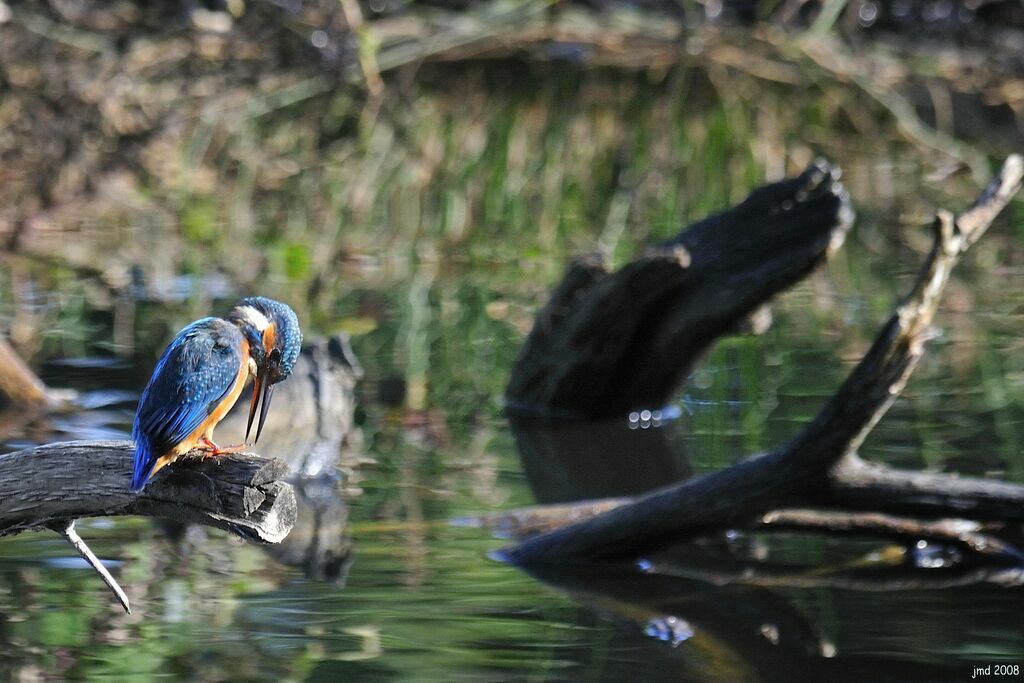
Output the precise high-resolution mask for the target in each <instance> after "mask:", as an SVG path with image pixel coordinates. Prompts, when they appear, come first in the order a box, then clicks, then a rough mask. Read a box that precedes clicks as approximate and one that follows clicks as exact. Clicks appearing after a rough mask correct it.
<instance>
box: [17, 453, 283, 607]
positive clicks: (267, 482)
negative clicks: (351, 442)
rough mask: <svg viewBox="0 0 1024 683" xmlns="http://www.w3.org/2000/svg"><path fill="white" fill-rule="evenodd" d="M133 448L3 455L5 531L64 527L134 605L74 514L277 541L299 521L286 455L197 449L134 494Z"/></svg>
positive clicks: (124, 604)
mask: <svg viewBox="0 0 1024 683" xmlns="http://www.w3.org/2000/svg"><path fill="white" fill-rule="evenodd" d="M132 452H133V448H132V444H131V443H130V442H128V441H69V442H66V443H55V444H48V445H46V446H38V447H36V448H27V449H25V450H21V451H16V452H14V453H8V454H6V455H0V536H5V535H10V534H17V533H21V532H22V531H31V530H41V529H52V530H54V531H57V532H58V533H60V534H61V535H62V536H64V538H66V539H67V540H68V541H69V542H70V543H71V544H72V545H73V546H74V547H75V549H76V550H77V551H78V552H79V553H80V554H81V555H82V557H83V558H85V560H86V561H87V562H88V563H89V564H90V565H91V566H92V567H93V568H94V569H95V570H96V571H97V572H98V573H99V574H100V576H101V577H102V578H103V580H104V582H105V583H106V584H107V585H108V586H109V587H110V589H111V590H112V591H113V592H114V594H115V595H116V597H117V599H118V601H119V602H120V603H121V605H122V607H124V609H125V611H126V612H130V611H131V610H130V608H129V605H128V599H127V597H126V596H125V594H124V591H122V590H121V588H120V586H118V585H117V582H116V581H115V580H114V578H113V577H112V576H111V575H110V573H109V572H108V571H107V570H106V568H105V567H104V566H103V564H102V563H101V562H100V561H99V560H98V559H97V558H96V556H95V555H94V554H93V553H92V551H91V550H89V547H88V546H87V545H86V544H85V542H84V541H83V540H82V539H81V537H79V536H78V534H77V532H76V531H75V528H74V523H75V520H77V519H79V518H82V517H101V516H102V517H112V516H117V515H148V516H151V517H160V518H167V519H173V520H177V521H180V522H194V523H199V524H206V525H209V526H214V527H218V528H221V529H225V530H227V531H230V532H232V533H235V534H238V535H239V536H241V537H242V538H244V539H246V540H248V541H251V542H254V543H277V542H279V541H281V540H282V539H284V538H285V536H287V535H288V532H289V531H291V528H292V526H293V525H294V524H295V519H296V503H295V493H294V491H293V490H292V487H291V485H290V484H287V483H285V482H283V481H281V478H282V477H283V476H284V475H285V474H287V466H286V465H285V464H284V463H282V462H281V461H278V460H272V459H267V458H263V457H261V456H258V455H252V454H245V453H236V454H230V455H221V456H217V457H215V458H209V459H205V460H203V459H202V456H201V455H198V457H194V458H191V457H190V458H187V459H185V460H183V461H179V463H175V465H174V466H172V467H168V468H166V470H165V471H166V474H164V473H163V472H161V473H160V474H159V475H158V476H157V477H155V478H154V479H153V481H152V482H150V483H149V485H147V486H146V488H145V489H143V490H142V492H141V493H139V494H133V493H131V492H129V490H128V485H129V483H130V480H131V466H130V463H131V460H132Z"/></svg>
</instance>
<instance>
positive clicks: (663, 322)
mask: <svg viewBox="0 0 1024 683" xmlns="http://www.w3.org/2000/svg"><path fill="white" fill-rule="evenodd" d="M837 175H838V172H837V171H836V170H834V169H832V168H831V167H830V166H829V165H828V164H827V163H825V162H824V161H819V162H817V163H816V164H815V165H813V166H811V168H809V169H808V170H807V171H806V172H804V173H803V174H802V175H801V176H800V177H798V178H794V179H789V180H785V181H783V182H779V183H774V184H771V185H767V186H765V187H762V188H760V189H757V190H755V191H754V192H752V193H751V195H750V196H749V197H748V198H747V199H746V200H745V201H744V202H743V203H742V204H739V205H738V206H736V207H734V208H732V209H729V210H728V211H726V212H724V213H721V214H718V215H715V216H711V217H710V218H707V219H705V220H703V221H700V222H699V223H696V224H695V225H693V226H691V227H689V228H688V229H686V230H684V231H683V232H682V233H680V234H679V235H678V236H677V237H675V238H674V239H672V240H670V241H668V242H665V243H663V244H660V245H658V246H656V247H653V248H651V249H649V250H648V251H647V253H646V254H644V255H643V256H642V257H641V258H639V259H637V260H636V261H633V262H632V263H630V264H628V265H626V266H625V267H623V268H622V269H621V270H619V271H617V272H615V273H609V272H608V271H607V269H606V267H605V265H604V263H603V260H602V259H600V258H599V257H590V258H588V259H583V260H580V261H577V262H576V263H574V264H573V265H572V266H570V268H569V270H568V272H567V273H566V275H565V278H564V279H563V280H562V283H561V284H560V285H558V287H557V288H556V289H555V292H554V294H553V295H552V296H551V300H550V302H549V303H548V304H547V306H545V308H544V310H543V311H542V312H541V313H540V314H539V315H538V316H537V321H536V323H535V324H534V327H533V330H532V331H531V332H530V334H529V336H528V337H527V339H526V342H525V344H524V346H523V350H522V352H521V353H520V355H519V358H518V360H517V361H516V364H515V366H514V368H513V370H512V376H511V379H510V380H509V385H508V388H507V390H506V398H507V403H508V406H509V410H510V411H511V412H512V413H523V414H531V415H540V416H544V417H555V418H558V417H566V416H569V417H586V418H596V417H606V416H620V417H621V416H623V415H625V414H626V413H627V412H628V411H629V410H633V409H636V408H657V407H660V406H662V405H664V404H665V402H666V400H667V398H668V396H669V395H670V393H671V392H672V390H673V389H675V388H676V386H677V385H678V384H679V381H680V380H681V379H682V377H683V376H684V375H685V374H686V373H687V371H688V370H689V369H690V368H691V367H692V365H693V363H694V362H695V361H696V360H697V359H699V358H700V356H701V354H702V353H703V352H704V351H705V350H706V349H707V347H708V346H709V345H710V344H711V343H712V342H713V341H714V340H715V339H716V338H718V337H719V336H721V335H722V334H725V333H727V332H730V331H733V330H736V329H737V328H738V327H740V326H741V325H742V324H743V322H744V320H745V316H747V315H748V314H750V313H752V312H754V311H755V309H757V308H758V307H759V306H761V305H762V304H763V303H764V302H765V301H767V300H768V299H770V298H771V297H772V296H774V295H775V294H777V293H778V292H779V291H781V290H783V289H785V288H786V287H789V286H790V285H792V284H794V283H795V282H797V281H799V280H800V279H802V278H803V277H804V276H806V275H807V273H809V272H810V271H811V270H812V269H813V268H814V267H815V266H817V265H818V264H820V263H821V262H822V261H823V260H824V259H825V257H826V256H827V255H828V254H829V253H830V252H831V251H832V250H834V249H836V248H837V247H838V246H839V245H840V244H841V243H842V240H843V237H844V236H845V234H846V231H847V229H848V228H849V225H850V223H851V221H852V217H853V212H852V210H851V209H850V204H849V200H848V197H847V195H846V191H845V190H844V189H843V187H842V186H841V185H840V184H839V183H838V182H837V181H836V180H835V176H837Z"/></svg>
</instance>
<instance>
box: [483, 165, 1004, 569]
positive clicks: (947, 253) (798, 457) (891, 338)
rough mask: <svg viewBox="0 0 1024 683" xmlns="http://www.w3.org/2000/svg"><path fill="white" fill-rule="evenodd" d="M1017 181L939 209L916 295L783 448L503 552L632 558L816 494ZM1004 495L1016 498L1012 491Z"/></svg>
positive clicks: (1000, 181) (914, 349) (877, 412)
mask: <svg viewBox="0 0 1024 683" xmlns="http://www.w3.org/2000/svg"><path fill="white" fill-rule="evenodd" d="M1022 177H1024V161H1022V159H1021V157H1019V156H1017V155H1013V156H1011V157H1009V158H1008V159H1007V161H1006V163H1005V164H1004V165H1003V168H1002V170H1001V171H1000V173H999V175H998V176H997V177H996V178H995V179H994V180H993V181H992V182H991V183H990V184H989V186H988V187H987V188H986V190H985V191H984V192H983V193H982V194H981V196H980V197H979V198H978V199H977V200H976V201H975V203H974V204H973V205H972V206H971V208H969V209H968V210H967V211H965V212H964V213H963V214H962V215H961V216H960V217H959V218H958V219H956V220H954V218H953V216H952V214H950V213H949V212H947V211H940V212H939V213H938V215H937V217H936V221H935V243H934V246H933V248H932V251H931V253H930V254H929V256H928V258H927V259H926V261H925V264H924V267H923V269H922V271H921V274H920V276H919V277H918V280H917V282H916V283H915V285H914V287H913V289H912V291H911V292H910V294H909V295H908V296H907V297H906V299H904V301H903V302H902V303H901V304H900V306H899V307H898V308H897V310H896V312H895V313H894V314H893V316H892V318H890V320H889V321H888V322H887V323H886V324H885V326H883V328H882V330H881V331H880V333H879V334H878V336H877V337H876V339H875V342H874V344H873V345H872V347H871V349H870V350H869V351H868V352H867V354H866V355H865V356H864V358H863V359H862V360H861V362H860V363H859V364H858V365H857V367H856V368H855V369H854V370H853V372H852V373H851V374H850V376H849V377H848V378H847V380H846V381H845V382H844V383H843V385H842V386H841V387H840V389H839V390H838V391H837V393H836V394H835V395H834V396H833V397H832V399H830V400H829V401H828V402H827V403H826V405H825V406H824V407H823V408H822V410H821V411H820V412H819V414H818V415H817V417H816V418H815V419H814V420H813V421H812V422H811V423H810V424H809V425H808V426H807V427H806V428H805V429H804V431H803V432H802V433H801V434H800V435H798V436H797V437H796V438H795V439H793V440H792V441H791V442H790V443H789V444H786V445H785V446H783V447H781V448H779V449H777V450H775V451H772V452H770V453H767V454H764V455H760V456H756V457H753V458H751V459H749V460H745V461H743V462H740V463H738V464H737V465H734V466H732V467H730V468H727V469H725V470H721V471H718V472H714V473H711V474H708V475H704V476H701V477H697V478H695V479H691V480H689V481H685V482H682V483H679V484H674V485H671V486H668V487H665V488H662V489H660V490H657V491H654V492H652V493H649V494H646V495H644V496H640V497H638V498H637V499H635V500H633V501H631V502H629V503H627V504H624V505H620V506H617V507H613V508H612V509H610V510H608V511H607V512H603V513H601V514H597V515H595V516H592V517H589V518H586V519H584V520H583V521H580V522H575V523H572V524H569V525H567V526H564V527H561V528H558V529H555V530H554V531H550V532H547V533H543V534H541V535H539V536H535V537H533V538H530V539H528V540H526V541H524V542H522V543H520V544H519V545H517V546H515V547H512V548H509V549H507V550H505V551H504V552H503V556H504V557H505V558H506V559H507V560H509V561H512V562H516V563H528V562H538V561H564V560H567V559H569V558H574V557H610V556H623V555H635V554H638V553H642V552H645V551H647V550H650V549H653V548H656V547H659V546H662V545H665V544H667V543H670V542H677V541H680V540H682V539H683V538H686V537H689V536H692V535H695V534H699V533H701V532H705V531H710V530H712V529H721V528H723V527H728V526H732V525H735V524H743V523H747V522H750V521H751V520H752V519H754V518H755V516H756V515H758V514H763V513H765V512H768V511H770V510H773V509H777V508H779V507H782V506H786V505H791V504H793V503H794V502H798V501H800V500H801V498H802V497H803V496H804V495H806V494H807V493H808V492H813V491H816V490H820V489H821V488H822V487H823V486H825V485H826V484H827V483H828V481H829V479H830V476H831V475H832V473H833V471H835V472H841V471H842V469H843V468H842V467H838V468H837V467H836V466H837V465H838V464H839V463H840V462H842V461H843V459H844V458H846V457H850V458H852V457H853V456H854V455H855V454H856V452H857V449H858V448H859V446H860V444H861V443H862V442H863V440H864V438H865V437H866V436H867V434H868V433H869V432H870V431H871V429H872V428H873V427H874V425H875V424H876V423H877V422H878V420H879V419H880V418H881V416H882V415H883V414H884V413H885V411H886V410H887V409H888V407H889V406H890V405H891V404H892V402H893V401H894V400H895V398H896V396H897V395H898V394H899V393H900V391H901V390H902V389H903V386H904V385H905V383H906V381H907V379H908V378H909V376H910V373H911V372H912V371H913V369H914V367H915V366H916V364H917V361H918V360H919V359H920V357H921V355H922V353H923V350H924V344H925V342H926V341H927V339H928V326H929V325H930V324H931V321H932V318H933V317H934V315H935V311H936V308H937V306H938V302H939V299H940V297H941V295H942V292H943V291H944V289H945V286H946V283H947V282H948V280H949V276H950V273H951V272H952V268H953V266H954V265H955V264H956V263H957V262H958V261H959V259H960V257H961V256H962V254H963V253H964V252H966V250H967V249H968V248H969V247H970V246H971V245H972V244H973V243H974V242H975V241H977V239H978V238H980V237H981V235H982V234H983V233H984V232H985V230H986V229H987V228H988V226H989V225H990V224H991V222H992V220H993V219H994V218H995V216H996V215H997V214H998V213H999V211H1000V210H1001V209H1002V208H1003V207H1005V205H1006V203H1007V202H1008V201H1009V199H1010V198H1011V197H1012V196H1013V195H1014V194H1015V193H1016V192H1017V191H1018V190H1019V189H1020V185H1021V181H1022ZM847 462H851V463H853V462H854V461H852V460H849V461H847ZM1007 486H1009V485H1007ZM1002 493H1004V494H1007V495H1013V494H1014V491H1002ZM898 503H899V501H896V504H898Z"/></svg>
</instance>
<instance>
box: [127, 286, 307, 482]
mask: <svg viewBox="0 0 1024 683" xmlns="http://www.w3.org/2000/svg"><path fill="white" fill-rule="evenodd" d="M301 346H302V331H301V330H300V329H299V320H298V318H297V317H296V316H295V312H294V311H293V310H292V309H291V308H289V307H288V306H287V305H285V304H282V303H280V302H278V301H273V300H272V299H265V298H263V297H248V298H245V299H242V300H241V301H239V302H238V303H237V304H236V305H235V307H234V308H233V309H232V310H231V313H230V314H229V315H228V317H227V319H223V318H202V319H201V320H197V321H195V322H194V323H191V324H190V325H188V326H187V327H185V328H184V329H183V330H181V332H179V333H178V336H176V337H175V338H174V341H172V342H171V343H170V345H169V346H168V347H167V349H166V350H165V351H164V353H163V355H162V356H161V357H160V360H159V361H158V362H157V364H156V369H154V370H153V376H152V377H151V378H150V380H149V384H147V385H146V388H145V390H143V392H142V397H141V398H140V399H139V407H138V410H137V412H136V413H135V424H134V425H133V427H132V440H133V441H134V442H135V465H134V470H133V473H132V484H131V490H132V491H140V490H141V489H142V487H143V486H145V485H146V483H147V482H148V481H149V480H150V479H152V477H153V475H154V474H156V473H157V472H159V471H160V470H161V469H163V468H164V467H166V466H167V465H169V464H171V463H172V462H174V461H175V460H177V459H178V458H179V457H181V456H182V455H184V454H185V453H188V452H189V451H191V450H192V449H193V448H196V447H199V448H202V449H205V450H208V451H210V455H211V456H212V455H219V454H221V453H227V452H231V451H234V450H238V449H240V448H242V445H241V444H240V445H238V446H229V447H227V448H221V447H220V446H218V445H217V444H216V443H214V441H213V430H214V427H216V426H217V423H219V422H220V421H221V420H223V419H224V416H225V415H227V414H228V412H229V411H230V410H231V407H232V406H234V405H235V402H237V401H238V397H239V396H240V395H241V393H242V388H243V387H244V386H245V383H246V381H247V380H248V379H249V377H250V376H251V377H253V378H255V379H254V381H255V384H254V386H253V392H252V402H251V403H250V405H249V423H248V426H247V427H246V430H245V438H246V440H248V439H249V432H250V431H251V430H252V422H253V418H254V417H255V415H256V408H257V406H258V405H259V404H260V403H261V402H262V408H261V409H260V421H259V426H258V427H257V428H256V439H255V440H256V441H259V438H260V433H261V432H262V431H263V423H264V421H265V420H266V418H267V411H268V410H269V408H270V399H271V397H272V396H273V389H274V385H275V384H277V383H278V382H281V381H283V380H285V379H287V377H288V376H289V375H290V374H291V372H292V368H293V367H294V366H295V361H296V359H298V357H299V349H300V347H301Z"/></svg>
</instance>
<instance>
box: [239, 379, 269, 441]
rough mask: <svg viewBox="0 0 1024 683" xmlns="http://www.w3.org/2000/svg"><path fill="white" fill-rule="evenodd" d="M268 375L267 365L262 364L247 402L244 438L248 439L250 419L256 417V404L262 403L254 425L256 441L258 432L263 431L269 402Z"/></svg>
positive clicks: (250, 425) (258, 438)
mask: <svg viewBox="0 0 1024 683" xmlns="http://www.w3.org/2000/svg"><path fill="white" fill-rule="evenodd" d="M268 375H269V372H268V366H267V365H266V364H264V365H262V366H261V367H260V369H259V371H258V372H257V374H256V379H255V380H254V381H253V385H252V400H251V401H250V402H249V422H248V424H247V425H246V426H245V440H246V441H248V440H249V433H250V432H251V431H252V421H253V419H254V418H255V417H256V406H258V405H260V403H262V404H263V408H262V410H260V423H259V425H258V426H257V427H256V441H259V440H260V432H262V431H263V422H264V421H265V420H266V419H267V408H268V407H269V404H270V395H271V393H272V392H271V385H270V382H269V381H267V376H268ZM254 443H255V442H254Z"/></svg>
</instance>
